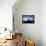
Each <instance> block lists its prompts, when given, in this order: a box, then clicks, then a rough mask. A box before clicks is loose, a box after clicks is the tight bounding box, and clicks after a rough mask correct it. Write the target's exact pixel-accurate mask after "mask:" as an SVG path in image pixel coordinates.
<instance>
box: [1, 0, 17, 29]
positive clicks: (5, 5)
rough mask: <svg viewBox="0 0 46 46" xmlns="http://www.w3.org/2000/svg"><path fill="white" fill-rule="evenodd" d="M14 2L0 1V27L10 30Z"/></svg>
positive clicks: (13, 0)
mask: <svg viewBox="0 0 46 46" xmlns="http://www.w3.org/2000/svg"><path fill="white" fill-rule="evenodd" d="M15 2H16V0H0V27H7V28H9V29H12V6H13V4H14V3H15Z"/></svg>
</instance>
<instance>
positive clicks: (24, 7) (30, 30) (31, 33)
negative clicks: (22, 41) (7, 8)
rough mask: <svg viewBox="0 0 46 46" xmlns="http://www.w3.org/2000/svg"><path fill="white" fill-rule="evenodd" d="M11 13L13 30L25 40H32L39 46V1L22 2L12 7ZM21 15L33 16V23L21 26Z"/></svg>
mask: <svg viewBox="0 0 46 46" xmlns="http://www.w3.org/2000/svg"><path fill="white" fill-rule="evenodd" d="M20 1H21V0H20ZM16 5H17V6H16ZM13 13H14V20H15V22H14V24H15V29H17V30H18V31H19V32H22V33H23V34H24V37H25V38H26V37H27V38H28V39H32V40H34V41H35V43H36V46H41V0H22V2H21V3H19V4H17V3H16V4H15V5H14V6H13ZM22 15H35V23H34V24H22Z"/></svg>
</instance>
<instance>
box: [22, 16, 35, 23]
mask: <svg viewBox="0 0 46 46" xmlns="http://www.w3.org/2000/svg"><path fill="white" fill-rule="evenodd" d="M22 23H35V16H34V15H23V16H22Z"/></svg>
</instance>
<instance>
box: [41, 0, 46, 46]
mask: <svg viewBox="0 0 46 46" xmlns="http://www.w3.org/2000/svg"><path fill="white" fill-rule="evenodd" d="M41 3H42V5H41V7H42V8H41V27H42V28H41V38H42V39H41V40H42V46H46V0H42V2H41Z"/></svg>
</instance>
